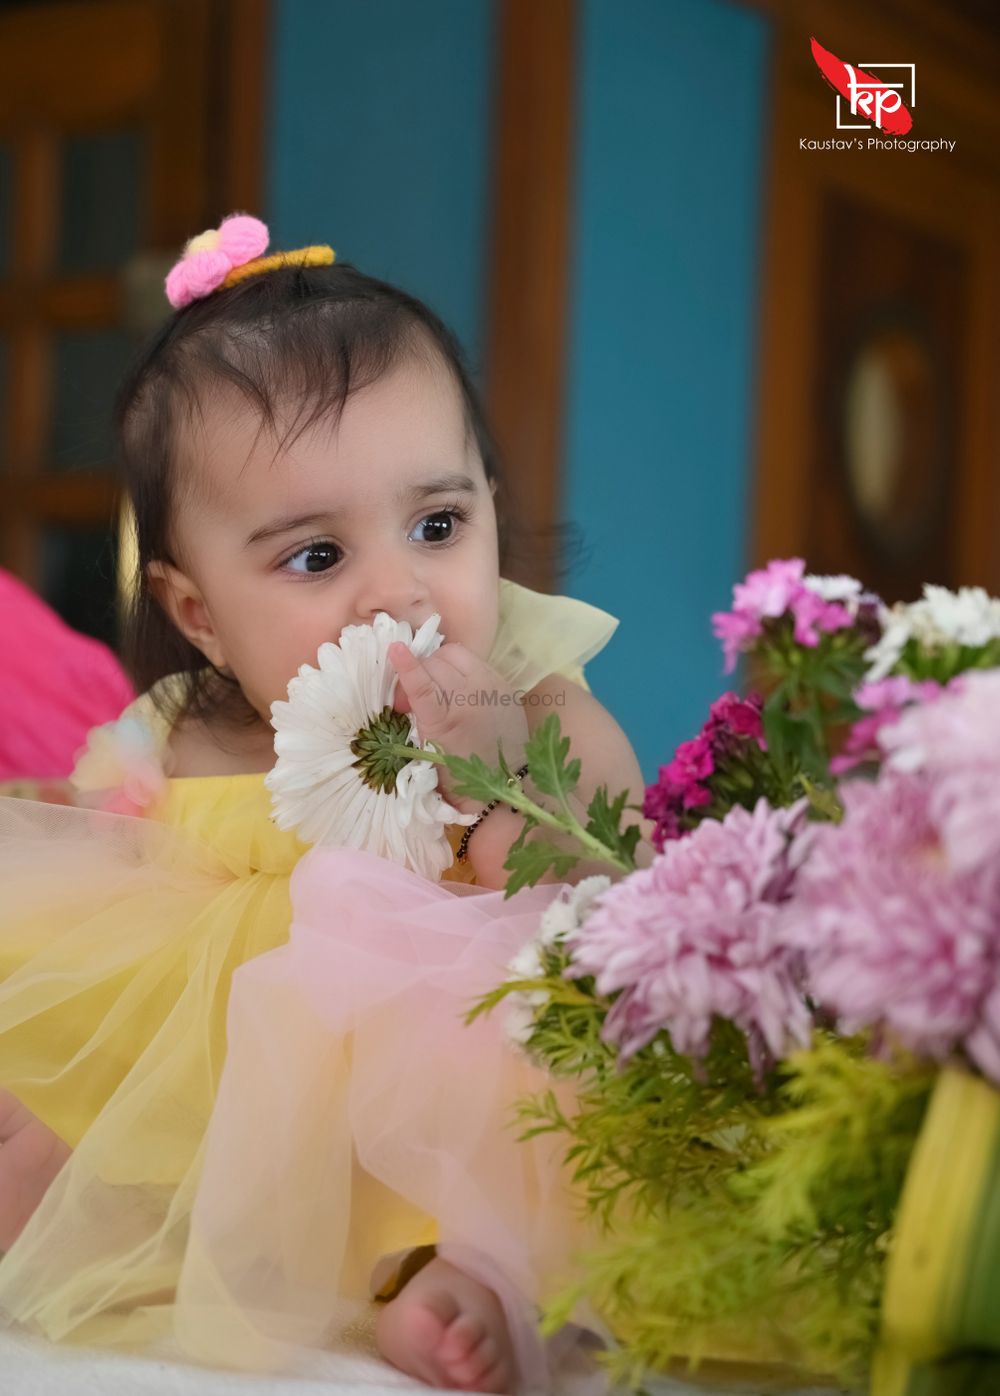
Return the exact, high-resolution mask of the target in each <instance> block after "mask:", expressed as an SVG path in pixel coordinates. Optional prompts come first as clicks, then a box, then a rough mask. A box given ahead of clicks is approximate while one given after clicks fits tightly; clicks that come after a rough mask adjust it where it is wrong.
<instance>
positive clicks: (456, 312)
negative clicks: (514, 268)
mask: <svg viewBox="0 0 1000 1396" xmlns="http://www.w3.org/2000/svg"><path fill="white" fill-rule="evenodd" d="M274 26H275V27H274V55H273V66H274V91H273V94H272V123H271V132H270V172H269V198H268V210H267V211H268V216H269V218H270V221H271V225H272V229H273V232H274V238H275V242H276V243H279V244H283V245H285V246H289V245H295V244H297V243H301V242H304V241H310V240H313V241H315V240H320V241H330V242H332V243H333V245H334V247H335V248H336V249H337V251H338V253H339V254H340V255H342V256H344V257H345V258H346V259H348V260H351V261H355V262H357V263H358V264H359V265H360V266H361V267H363V268H364V270H366V271H369V272H371V273H373V274H374V275H376V276H384V277H386V278H388V279H389V280H392V281H397V282H399V283H401V284H402V285H404V286H406V287H407V289H409V290H411V291H413V292H415V293H416V294H417V295H419V296H421V297H423V298H424V299H426V300H427V301H428V302H429V303H430V304H431V305H432V306H433V307H434V308H435V309H436V310H437V311H438V313H439V314H441V315H442V316H443V318H444V319H445V320H446V321H447V322H448V323H449V324H450V325H451V326H452V328H453V329H455V330H456V331H457V333H458V334H459V336H460V338H461V339H462V341H463V343H464V344H465V345H466V347H467V349H468V350H469V352H470V355H471V357H472V360H473V364H474V366H476V365H478V362H479V357H480V352H481V345H482V332H483V314H484V288H485V282H486V255H487V235H488V220H489V191H490V169H489V160H490V153H491V150H492V131H491V128H490V122H491V114H492V109H493V91H492V82H493V59H494V54H493V36H494V28H493V27H494V13H493V7H492V5H491V4H490V3H489V0H422V2H421V3H417V0H366V3H364V4H361V3H358V0H277V3H276V5H275V7H274ZM578 39H579V52H578V56H577V74H578V93H577V113H578V118H577V119H578V139H577V149H576V184H575V219H574V229H573V250H572V267H571V287H570V289H571V297H570V304H571V318H570V324H569V327H568V329H569V340H568V342H569V362H568V366H567V367H568V373H567V392H566V402H565V411H566V433H565V452H564V462H563V471H562V478H563V508H564V513H565V515H566V516H567V517H569V518H570V519H572V520H573V521H574V522H575V523H577V524H578V525H579V527H580V529H581V530H582V533H583V538H584V542H585V545H586V547H585V552H584V554H583V556H582V557H581V559H580V560H579V561H578V562H577V563H576V564H575V565H574V567H573V569H572V571H571V573H570V575H569V578H568V580H567V582H566V584H565V586H564V589H565V590H567V591H570V592H572V593H573V594H574V595H577V596H580V597H582V598H583V599H584V600H587V601H591V602H593V603H594V604H595V605H598V606H602V607H604V608H605V609H606V610H609V611H612V612H613V613H614V614H616V615H618V616H620V617H621V622H622V623H621V627H620V629H619V631H618V634H617V635H616V636H615V639H614V640H613V641H612V643H611V645H610V647H609V649H608V651H607V652H606V653H605V654H604V655H600V656H598V657H597V659H595V660H594V661H593V663H592V664H591V665H590V666H589V667H588V676H589V678H590V681H591V686H592V688H593V690H594V692H595V693H596V694H597V696H598V697H599V698H600V699H601V701H602V702H603V703H604V704H605V705H606V706H607V707H608V708H610V709H611V711H612V712H613V713H614V714H615V715H616V717H617V718H618V720H619V721H620V722H621V724H622V726H623V727H624V728H625V730H626V731H627V732H628V734H629V736H630V737H631V739H632V742H633V744H634V746H635V747H636V750H637V752H638V753H639V758H640V760H641V762H642V765H643V769H644V771H645V774H646V776H647V778H648V779H653V778H654V777H655V774H656V768H657V766H658V764H659V763H660V762H661V761H664V760H666V759H668V758H669V756H670V754H671V752H672V749H673V746H674V745H675V744H676V743H677V742H678V741H680V740H682V739H683V738H684V737H685V736H687V735H689V734H690V733H691V732H693V731H694V730H695V729H696V728H697V727H698V726H699V725H700V723H701V721H702V718H703V716H704V712H705V709H706V706H707V704H708V702H709V701H710V699H711V698H712V697H713V696H714V695H715V694H716V693H717V692H718V691H719V690H720V688H721V686H722V675H721V661H720V658H719V653H718V650H717V647H716V645H715V643H714V641H713V640H712V637H711V631H710V625H709V613H710V612H711V611H712V610H713V609H716V608H718V607H719V606H721V605H724V604H725V602H726V600H727V598H728V595H729V588H730V586H731V585H732V583H733V581H734V580H736V579H737V578H738V576H739V575H740V573H741V572H742V570H743V567H744V562H745V537H746V512H747V503H748V495H749V483H748V482H749V469H750V459H751V452H750V433H751V426H752V422H751V404H752V397H753V391H754V386H755V385H754V380H753V362H754V346H755V342H756V314H757V306H756V268H757V263H758V257H759V246H758V241H759V236H758V224H759V219H760V181H761V177H762V165H763V155H764V151H763V139H764V136H763V129H764V127H763V113H764V94H765V87H766V53H767V39H768V30H767V25H766V22H765V21H764V20H763V19H762V18H761V17H759V16H757V15H755V14H753V13H751V12H750V11H748V10H747V9H745V8H743V6H742V5H736V4H730V3H725V2H724V0H579V24H578ZM716 105H718V107H719V112H718V114H715V113H714V112H713V108H714V107H715V106H716Z"/></svg>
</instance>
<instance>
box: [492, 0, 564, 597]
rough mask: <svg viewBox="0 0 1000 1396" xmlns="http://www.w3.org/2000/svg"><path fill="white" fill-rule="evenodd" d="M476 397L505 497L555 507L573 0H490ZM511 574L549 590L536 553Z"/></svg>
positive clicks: (542, 519)
mask: <svg viewBox="0 0 1000 1396" xmlns="http://www.w3.org/2000/svg"><path fill="white" fill-rule="evenodd" d="M495 18H496V70H495V83H496V89H495V90H496V100H495V108H494V131H495V147H494V152H493V189H492V197H491V209H490V215H489V227H490V245H489V249H488V267H489V282H488V286H487V290H486V334H485V337H484V338H485V344H486V353H485V359H486V363H485V399H486V407H487V413H488V416H489V419H490V423H491V426H492V428H493V431H494V434H495V436H496V439H497V444H498V447H499V450H500V455H501V459H502V460H503V462H504V465H505V467H506V475H507V479H508V481H509V484H510V489H511V494H512V496H513V502H514V506H515V508H516V510H517V512H518V515H519V516H520V518H521V519H522V520H523V522H524V523H525V524H527V525H528V527H529V528H539V529H542V530H546V529H549V528H551V527H552V526H553V525H554V524H556V522H557V520H558V516H559V512H560V505H561V499H560V473H561V457H562V449H563V430H564V414H565V392H564V390H565V382H566V367H567V348H568V346H567V303H568V294H569V269H570V264H571V234H572V207H571V201H572V196H573V150H574V142H575V135H576V131H575V81H576V31H577V6H576V0H544V3H543V4H539V3H538V0H496V11H495ZM515 580H518V581H521V582H523V583H525V584H526V585H529V586H533V587H536V588H538V589H539V590H542V591H547V590H550V589H551V586H552V583H553V581H554V577H553V573H552V569H551V567H550V566H548V565H547V563H546V561H545V560H544V559H540V560H539V562H538V563H536V564H535V565H534V566H527V567H525V568H524V569H523V570H522V572H521V574H519V575H518V576H517V577H516V578H515Z"/></svg>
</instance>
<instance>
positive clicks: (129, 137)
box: [57, 131, 144, 274]
mask: <svg viewBox="0 0 1000 1396" xmlns="http://www.w3.org/2000/svg"><path fill="white" fill-rule="evenodd" d="M143 144H144V143H143V139H142V136H141V134H140V132H138V131H102V132H98V133H96V134H94V133H90V134H87V135H81V136H71V137H69V138H68V139H67V140H66V142H65V143H64V145H63V151H62V175H61V181H60V188H61V190H62V207H61V217H60V220H59V245H58V253H57V259H58V260H57V265H58V267H59V269H60V271H62V272H69V273H71V274H76V273H80V272H102V271H114V270H115V269H116V268H118V267H119V266H121V264H122V262H124V261H125V260H126V259H127V258H128V257H130V256H131V255H132V253H133V252H135V251H136V250H137V248H138V246H139V241H140V227H141V210H142V205H143V155H144V150H143Z"/></svg>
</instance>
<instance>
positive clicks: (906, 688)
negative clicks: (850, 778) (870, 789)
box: [830, 677, 944, 775]
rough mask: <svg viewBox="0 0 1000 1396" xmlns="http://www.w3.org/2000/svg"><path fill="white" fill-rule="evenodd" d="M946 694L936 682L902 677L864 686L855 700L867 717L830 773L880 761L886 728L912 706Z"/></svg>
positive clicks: (850, 734)
mask: <svg viewBox="0 0 1000 1396" xmlns="http://www.w3.org/2000/svg"><path fill="white" fill-rule="evenodd" d="M943 691H944V690H943V689H942V687H941V685H940V684H939V683H935V682H934V681H933V680H932V679H928V680H926V681H924V682H920V683H917V682H915V681H914V680H913V679H907V678H903V677H898V678H888V679H879V680H877V681H876V682H875V683H864V684H862V685H861V687H860V688H859V689H858V690H857V692H856V693H855V695H854V701H855V703H857V705H858V707H859V708H861V709H862V711H863V712H865V713H866V714H867V716H865V717H862V718H859V719H858V721H857V722H856V723H855V724H854V726H853V727H852V728H851V730H850V733H849V734H848V737H847V741H846V742H845V744H844V750H843V751H842V752H841V754H840V755H839V756H835V757H834V758H833V760H832V761H831V762H830V770H831V771H832V772H833V774H834V775H843V773H844V772H845V771H850V770H853V768H854V767H855V766H858V765H860V764H861V763H862V762H863V761H878V760H880V758H881V754H882V753H881V750H880V747H879V733H880V732H881V731H882V729H883V728H884V727H888V726H891V725H892V723H894V722H896V721H897V720H898V718H899V717H900V715H901V713H902V712H903V710H904V708H905V707H906V706H907V705H908V704H910V703H922V702H930V701H931V700H932V699H934V698H938V697H939V696H940V695H941V693H942V692H943Z"/></svg>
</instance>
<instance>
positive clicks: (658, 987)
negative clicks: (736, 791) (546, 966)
mask: <svg viewBox="0 0 1000 1396" xmlns="http://www.w3.org/2000/svg"><path fill="white" fill-rule="evenodd" d="M802 814H803V811H802V809H801V807H800V806H796V807H795V808H793V809H782V810H776V809H772V808H771V807H770V806H769V805H768V804H767V802H766V801H765V800H761V801H760V802H759V803H758V804H757V806H756V808H755V809H754V811H753V813H750V812H749V811H747V810H745V809H742V808H739V807H737V808H735V809H733V810H731V811H730V813H729V814H728V815H727V816H726V818H725V819H724V820H722V821H721V822H720V821H716V820H708V821H706V822H705V823H703V824H701V825H699V827H698V828H697V829H696V830H695V831H694V832H693V833H692V834H691V835H690V836H689V837H688V838H686V839H684V840H682V841H681V842H679V843H674V844H670V845H669V846H668V848H667V850H666V852H664V853H663V854H661V855H660V856H659V857H658V858H657V859H655V861H654V862H653V863H652V864H651V865H650V866H649V867H648V868H644V869H642V870H640V871H639V872H635V873H633V874H632V875H631V876H630V877H627V878H625V879H623V880H622V881H621V882H618V883H616V884H614V885H613V886H612V887H610V888H609V889H608V891H607V892H606V893H605V894H604V895H603V896H602V898H601V902H600V904H599V906H598V907H597V908H596V909H595V910H594V911H593V912H592V913H591V915H590V916H589V917H588V918H587V920H586V921H585V922H584V924H583V925H582V926H581V927H580V929H579V930H578V931H576V932H574V933H572V934H571V935H570V936H569V937H568V942H569V943H570V944H571V946H572V957H573V966H572V968H571V970H570V971H569V972H570V973H571V974H572V975H575V976H577V977H580V976H583V975H593V976H594V978H595V980H596V984H597V988H598V990H599V992H601V993H604V994H611V993H619V997H618V999H617V1000H616V1002H615V1004H614V1006H613V1008H612V1009H611V1011H610V1013H609V1014H608V1017H607V1020H606V1022H605V1026H604V1036H605V1039H606V1040H607V1041H610V1042H615V1043H617V1044H618V1045H619V1047H620V1049H621V1055H622V1057H623V1058H626V1057H628V1056H630V1055H631V1054H632V1053H634V1052H636V1051H638V1050H639V1048H640V1047H643V1046H644V1045H645V1044H646V1043H648V1042H649V1041H650V1040H651V1039H652V1038H653V1037H655V1035H656V1034H657V1033H658V1032H659V1031H661V1030H666V1031H667V1032H669V1034H670V1038H671V1041H672V1043H673V1045H674V1047H675V1049H676V1050H677V1051H679V1052H685V1053H688V1054H689V1055H691V1056H694V1057H702V1056H704V1055H705V1053H706V1052H707V1051H708V1048H709V1042H710V1037H711V1031H712V1024H713V1020H714V1018H715V1017H716V1016H718V1017H722V1018H728V1019H731V1020H732V1021H733V1022H734V1023H735V1024H736V1025H737V1026H738V1027H740V1028H741V1029H742V1030H743V1031H744V1032H745V1033H747V1035H748V1038H749V1045H750V1051H751V1057H752V1059H753V1060H754V1062H755V1064H756V1065H758V1066H759V1065H760V1064H761V1063H762V1061H763V1060H764V1058H765V1056H766V1054H767V1053H770V1055H771V1056H772V1057H778V1056H780V1055H781V1054H782V1053H783V1052H784V1051H785V1050H786V1049H787V1047H788V1046H789V1044H790V1043H805V1042H807V1041H808V1038H809V1031H810V1018H809V1013H808V1011H807V1009H806V1007H805V1004H804V1002H803V1000H802V997H801V995H800V994H799V992H798V989H797V986H796V981H795V972H794V971H795V956H794V955H793V954H792V953H790V952H789V951H788V950H787V949H785V947H784V946H783V945H782V944H781V943H779V941H778V940H777V939H776V936H775V929H776V926H777V922H778V919H779V915H780V907H781V904H782V903H783V901H784V900H785V899H786V898H787V896H788V895H789V892H790V888H791V885H792V883H793V880H794V876H795V862H796V857H795V838H794V835H795V833H796V831H797V830H798V828H799V824H800V821H801V818H802Z"/></svg>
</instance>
